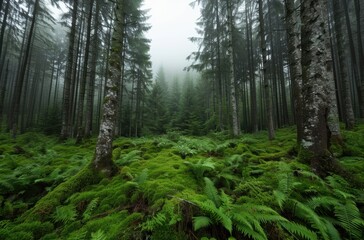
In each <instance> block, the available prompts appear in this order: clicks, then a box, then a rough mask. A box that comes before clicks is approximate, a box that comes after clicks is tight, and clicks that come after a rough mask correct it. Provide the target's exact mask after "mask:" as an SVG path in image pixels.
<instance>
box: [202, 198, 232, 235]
mask: <svg viewBox="0 0 364 240" xmlns="http://www.w3.org/2000/svg"><path fill="white" fill-rule="evenodd" d="M196 204H197V205H198V206H199V207H200V208H201V210H202V211H203V212H205V213H206V214H207V215H208V216H209V217H210V218H212V220H213V221H214V222H215V223H220V224H221V225H223V227H224V228H226V229H227V230H228V231H229V232H230V233H231V232H232V228H233V227H232V226H233V224H232V221H231V218H230V217H229V216H228V215H226V211H225V210H226V209H224V208H217V207H216V205H215V203H214V202H213V201H212V200H210V199H209V200H206V201H204V202H196Z"/></svg>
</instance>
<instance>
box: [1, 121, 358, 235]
mask: <svg viewBox="0 0 364 240" xmlns="http://www.w3.org/2000/svg"><path fill="white" fill-rule="evenodd" d="M266 138H267V137H266V133H265V132H261V133H257V134H255V135H248V134H245V135H243V136H242V137H241V138H236V139H229V137H228V136H227V135H224V134H218V133H211V134H210V135H209V136H206V137H188V136H182V135H180V134H179V133H176V132H173V134H172V133H168V134H167V135H165V136H159V137H154V138H152V137H149V138H135V139H130V138H118V139H116V140H115V141H114V150H113V159H114V161H115V163H116V164H117V165H118V166H119V167H120V169H121V170H120V174H119V175H117V176H115V177H113V178H112V179H108V178H104V179H102V180H101V181H97V182H98V183H97V184H95V183H94V181H92V178H94V177H95V176H92V172H89V171H88V170H87V169H88V168H87V166H88V164H89V162H90V160H91V158H92V154H93V151H94V145H95V139H90V140H87V141H86V142H84V143H83V144H81V145H75V144H74V141H72V140H70V141H67V142H65V143H58V142H57V139H56V138H52V137H46V136H44V135H41V134H38V133H27V134H23V135H20V136H18V138H17V139H12V138H10V137H9V136H7V135H5V134H0V239H17V240H19V239H43V240H46V239H85V240H86V239H87V240H88V239H92V240H95V239H102V240H103V239H126V240H127V239H153V240H163V239H166V240H167V239H168V240H173V239H176V240H185V239H203V240H208V239H229V240H233V239H292V240H293V239H351V240H354V239H358V240H359V239H364V235H363V229H364V221H363V217H364V216H363V213H364V193H363V187H362V186H363V185H364V177H363V174H362V172H363V171H364V162H363V161H364V126H363V125H360V126H358V127H357V128H356V129H355V130H354V131H344V132H343V145H342V146H339V147H338V146H332V149H331V152H332V153H333V155H335V156H336V157H337V158H338V160H339V162H340V163H341V164H342V165H343V166H344V167H345V169H346V171H345V173H346V174H350V176H347V177H346V176H336V175H330V176H329V177H327V178H325V179H322V178H320V177H318V176H316V175H315V174H314V173H312V172H311V171H310V169H309V167H308V166H307V165H304V164H302V163H299V161H297V160H296V158H297V156H296V154H295V144H296V142H295V138H296V136H295V131H294V129H293V128H285V129H280V130H279V131H277V137H276V139H275V140H273V141H267V140H266ZM81 169H83V170H82V171H81ZM75 175H78V176H80V175H82V176H84V177H83V179H84V180H83V182H72V179H77V177H75ZM70 179H71V180H70ZM352 179H355V183H353V182H351V181H350V180H352ZM49 192H51V194H48V195H47V196H48V197H44V196H45V195H46V194H47V193H49ZM66 192H67V194H65V195H64V196H65V197H63V198H59V199H60V201H57V202H54V201H53V200H52V197H49V195H50V196H52V194H53V195H57V196H58V195H62V194H64V193H66ZM35 216H36V217H35Z"/></svg>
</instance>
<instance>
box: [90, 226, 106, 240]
mask: <svg viewBox="0 0 364 240" xmlns="http://www.w3.org/2000/svg"><path fill="white" fill-rule="evenodd" d="M91 240H107V237H106V235H105V233H104V232H103V231H102V230H101V229H99V230H98V231H97V232H93V233H91Z"/></svg>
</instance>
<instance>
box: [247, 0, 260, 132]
mask: <svg viewBox="0 0 364 240" xmlns="http://www.w3.org/2000/svg"><path fill="white" fill-rule="evenodd" d="M245 6H246V19H245V21H246V38H247V46H248V49H249V50H248V60H249V61H248V64H249V84H250V112H251V113H250V114H251V118H250V121H251V126H252V129H251V130H252V132H253V133H255V132H257V131H258V118H257V116H258V107H257V87H256V81H255V69H254V50H253V40H252V38H253V36H252V31H251V29H252V18H251V16H250V18H249V21H248V15H251V14H248V12H250V9H249V6H248V1H246V5H245Z"/></svg>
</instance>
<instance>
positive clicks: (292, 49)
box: [285, 0, 303, 144]
mask: <svg viewBox="0 0 364 240" xmlns="http://www.w3.org/2000/svg"><path fill="white" fill-rule="evenodd" d="M285 6H286V24H287V36H288V39H287V40H288V53H289V68H290V74H291V82H292V92H293V94H292V95H293V105H294V110H295V122H296V125H297V144H300V142H301V140H302V135H303V122H302V93H301V88H302V67H301V51H300V37H299V30H298V28H297V24H298V21H297V20H298V17H297V12H296V11H295V6H294V0H285Z"/></svg>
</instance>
